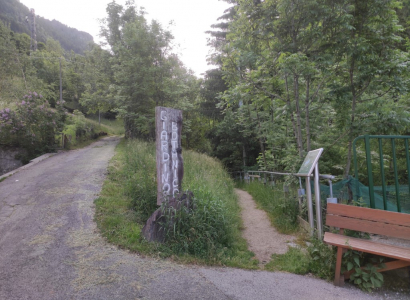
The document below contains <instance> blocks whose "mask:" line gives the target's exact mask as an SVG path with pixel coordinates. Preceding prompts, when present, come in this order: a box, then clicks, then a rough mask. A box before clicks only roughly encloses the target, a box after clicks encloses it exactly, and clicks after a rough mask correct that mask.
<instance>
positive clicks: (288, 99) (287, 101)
mask: <svg viewBox="0 0 410 300" xmlns="http://www.w3.org/2000/svg"><path fill="white" fill-rule="evenodd" d="M285 85H286V105H287V107H288V111H289V114H290V120H291V122H292V128H293V135H294V136H295V140H296V147H297V149H298V150H299V148H300V144H299V137H298V132H297V130H296V124H295V118H294V117H293V110H292V106H291V103H290V97H289V85H288V76H287V75H285Z"/></svg>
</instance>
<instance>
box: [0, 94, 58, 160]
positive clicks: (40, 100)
mask: <svg viewBox="0 0 410 300" xmlns="http://www.w3.org/2000/svg"><path fill="white" fill-rule="evenodd" d="M65 118H66V115H65V110H64V108H63V102H60V101H57V103H56V107H55V108H51V107H50V104H49V103H48V101H47V100H45V98H44V97H43V96H42V95H41V94H37V93H36V92H29V93H28V94H27V95H25V96H24V97H23V100H22V101H21V102H20V103H18V104H17V105H16V107H15V109H14V110H11V109H9V108H5V109H3V110H0V141H1V143H2V144H3V145H11V146H18V147H22V148H24V149H26V150H27V151H28V156H29V158H32V157H35V156H36V155H39V154H42V153H45V152H48V151H50V150H52V149H53V148H54V147H55V134H56V133H57V132H59V131H60V130H61V129H62V127H63V124H64V121H65Z"/></svg>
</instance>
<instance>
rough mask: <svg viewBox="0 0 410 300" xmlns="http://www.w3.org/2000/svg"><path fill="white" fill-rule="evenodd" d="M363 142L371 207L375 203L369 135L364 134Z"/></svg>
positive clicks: (374, 206)
mask: <svg viewBox="0 0 410 300" xmlns="http://www.w3.org/2000/svg"><path fill="white" fill-rule="evenodd" d="M364 144H365V148H366V161H367V177H368V178H369V198H370V207H371V208H376V205H375V202H374V187H373V170H372V157H371V153H370V137H369V136H368V135H365V136H364Z"/></svg>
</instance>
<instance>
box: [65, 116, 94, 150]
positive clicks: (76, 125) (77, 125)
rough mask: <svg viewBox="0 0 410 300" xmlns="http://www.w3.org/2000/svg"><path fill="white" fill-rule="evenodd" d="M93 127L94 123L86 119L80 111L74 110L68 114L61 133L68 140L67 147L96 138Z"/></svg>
mask: <svg viewBox="0 0 410 300" xmlns="http://www.w3.org/2000/svg"><path fill="white" fill-rule="evenodd" d="M95 127H96V126H95V124H94V123H93V122H90V121H89V120H87V119H86V118H85V116H84V114H83V113H82V112H80V111H79V110H74V112H73V114H72V115H68V118H67V120H66V123H65V126H64V130H63V134H64V135H66V136H67V138H68V141H69V143H68V148H70V146H76V145H78V144H81V143H82V142H84V141H88V140H93V139H96V138H98V133H96V130H95Z"/></svg>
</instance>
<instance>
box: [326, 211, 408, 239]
mask: <svg viewBox="0 0 410 300" xmlns="http://www.w3.org/2000/svg"><path fill="white" fill-rule="evenodd" d="M326 225H328V226H334V227H339V228H344V229H350V230H357V231H361V232H369V233H374V234H380V235H387V236H392V237H396V238H401V239H410V227H406V226H399V225H395V224H387V223H382V222H376V221H368V220H362V219H355V218H349V217H345V216H337V215H329V214H328V215H327V216H326Z"/></svg>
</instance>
